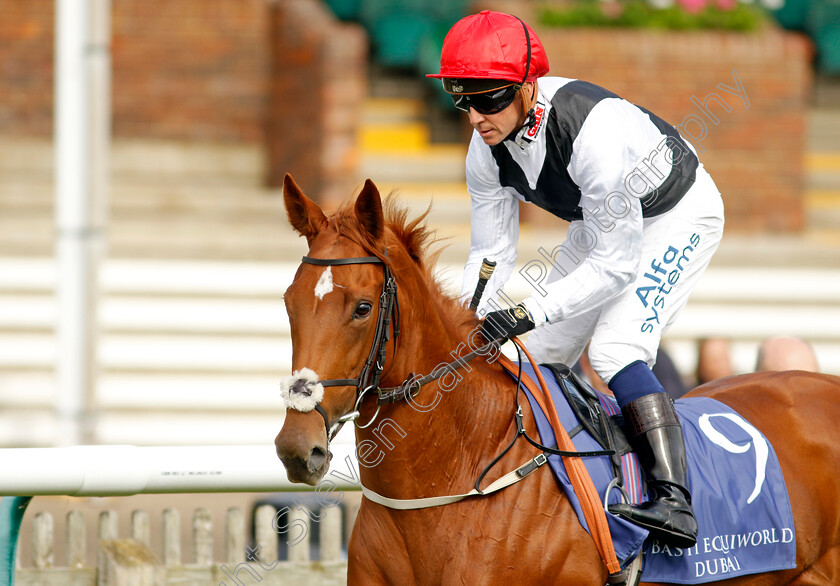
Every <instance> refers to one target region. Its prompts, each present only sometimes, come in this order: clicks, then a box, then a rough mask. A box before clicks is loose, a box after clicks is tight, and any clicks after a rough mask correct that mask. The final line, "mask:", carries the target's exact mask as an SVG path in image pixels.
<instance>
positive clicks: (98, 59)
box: [55, 0, 111, 445]
mask: <svg viewBox="0 0 840 586" xmlns="http://www.w3.org/2000/svg"><path fill="white" fill-rule="evenodd" d="M110 21H111V19H110V0H56V43H55V47H56V49H55V64H56V84H55V157H56V165H55V168H56V173H55V190H56V191H55V193H56V201H55V219H56V228H57V244H56V255H57V261H58V279H57V284H56V286H57V297H58V309H59V311H58V323H57V334H58V336H57V337H58V352H57V364H56V371H57V379H58V398H57V402H56V409H57V412H58V418H59V429H58V434H57V437H56V441H57V442H58V443H59V444H60V445H72V444H79V443H91V442H92V441H94V437H93V436H94V427H93V422H92V421H91V411H92V406H93V401H94V397H95V384H96V362H97V361H96V337H97V336H96V324H97V314H96V307H97V303H96V300H97V293H98V291H97V289H98V264H99V259H100V257H101V256H102V248H103V234H102V231H103V229H104V227H105V210H106V198H107V192H108V183H109V182H108V174H109V165H108V158H107V154H108V150H109V146H110V133H111V124H110V119H111V108H110V86H111V82H110V66H111V65H110V53H109V39H110V27H111V23H110Z"/></svg>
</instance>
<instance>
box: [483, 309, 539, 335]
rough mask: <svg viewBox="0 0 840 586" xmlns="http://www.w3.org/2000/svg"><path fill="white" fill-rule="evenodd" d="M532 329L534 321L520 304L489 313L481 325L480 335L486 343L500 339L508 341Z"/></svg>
mask: <svg viewBox="0 0 840 586" xmlns="http://www.w3.org/2000/svg"><path fill="white" fill-rule="evenodd" d="M533 329H534V320H533V319H532V318H531V314H530V313H529V312H528V310H527V309H526V308H525V306H524V305H522V304H521V303H520V304H519V305H517V306H516V307H511V308H509V309H503V310H501V311H491V312H490V313H488V314H487V317H485V318H484V321H483V322H482V323H481V335H482V336H484V339H485V340H487V341H488V342H492V341H493V340H500V339H504V340H508V339H510V338H512V337H514V336H521V335H522V334H524V333H525V332H530V331H531V330H533Z"/></svg>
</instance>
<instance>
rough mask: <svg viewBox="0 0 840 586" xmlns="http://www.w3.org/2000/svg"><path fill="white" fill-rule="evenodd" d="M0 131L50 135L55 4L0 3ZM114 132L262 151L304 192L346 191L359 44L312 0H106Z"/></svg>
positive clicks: (361, 60) (363, 57)
mask: <svg viewBox="0 0 840 586" xmlns="http://www.w3.org/2000/svg"><path fill="white" fill-rule="evenodd" d="M0 15H2V18H0V132H2V133H3V134H4V135H7V136H9V135H23V136H43V137H49V136H51V134H52V124H53V119H52V116H53V51H54V48H53V47H54V34H55V30H54V20H55V14H54V0H26V1H25V2H24V1H21V0H0ZM112 31H113V36H112V51H111V58H112V74H113V87H112V107H113V132H114V136H115V137H116V138H117V139H119V138H146V139H149V138H151V139H174V140H184V141H221V142H234V143H242V144H249V143H250V144H255V145H259V146H261V147H264V148H265V150H266V153H267V156H266V169H267V172H266V176H267V180H268V182H269V183H270V184H272V185H277V184H279V183H278V179H279V180H282V176H283V174H284V173H285V172H286V171H290V172H292V173H293V174H294V175H295V178H296V180H298V181H299V183H300V185H301V186H302V187H303V188H304V189H305V190H307V193H309V194H310V195H312V196H313V197H315V198H320V199H335V198H337V197H338V195H337V194H339V193H341V196H340V197H341V198H343V197H346V195H348V194H349V192H350V190H351V189H352V187H353V183H352V176H353V175H354V173H353V171H355V165H356V157H357V156H358V153H357V147H356V142H357V141H356V133H357V126H358V124H359V123H360V117H361V103H362V99H363V98H364V95H365V93H366V80H367V76H366V61H367V41H366V37H365V35H364V33H363V32H362V31H361V29H359V28H358V27H355V26H352V25H345V24H341V23H339V22H338V21H337V20H336V19H335V18H334V17H333V16H332V14H331V13H330V12H329V11H328V10H327V9H326V8H325V6H324V3H323V2H322V1H321V0H283V1H281V2H275V1H272V0H177V1H173V2H148V1H147V0H113V2H112Z"/></svg>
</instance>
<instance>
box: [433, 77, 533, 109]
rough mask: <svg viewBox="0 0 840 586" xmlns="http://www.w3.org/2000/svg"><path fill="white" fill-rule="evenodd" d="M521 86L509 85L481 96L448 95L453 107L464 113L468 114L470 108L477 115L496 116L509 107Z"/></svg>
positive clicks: (516, 84)
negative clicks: (450, 97)
mask: <svg viewBox="0 0 840 586" xmlns="http://www.w3.org/2000/svg"><path fill="white" fill-rule="evenodd" d="M521 87H522V86H521V85H520V84H518V83H514V84H511V85H509V86H507V87H503V88H500V89H497V90H493V91H492V92H484V93H481V94H450V95H451V96H452V101H453V102H454V103H455V107H456V108H458V109H459V110H463V111H464V112H469V111H470V108H474V109H475V111H476V112H478V113H479V114H498V113H499V112H501V111H502V110H504V109H505V108H507V107H508V106H510V105H511V103H512V102H513V100H514V98H516V92H518V91H519V89H520V88H521Z"/></svg>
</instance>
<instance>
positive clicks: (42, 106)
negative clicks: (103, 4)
mask: <svg viewBox="0 0 840 586" xmlns="http://www.w3.org/2000/svg"><path fill="white" fill-rule="evenodd" d="M0 15H1V16H0V132H2V133H4V134H6V135H9V134H18V135H20V134H23V135H48V134H50V133H51V132H52V101H53V100H52V92H53V80H52V77H53V35H54V28H53V0H30V1H28V2H21V1H20V0H0Z"/></svg>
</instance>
